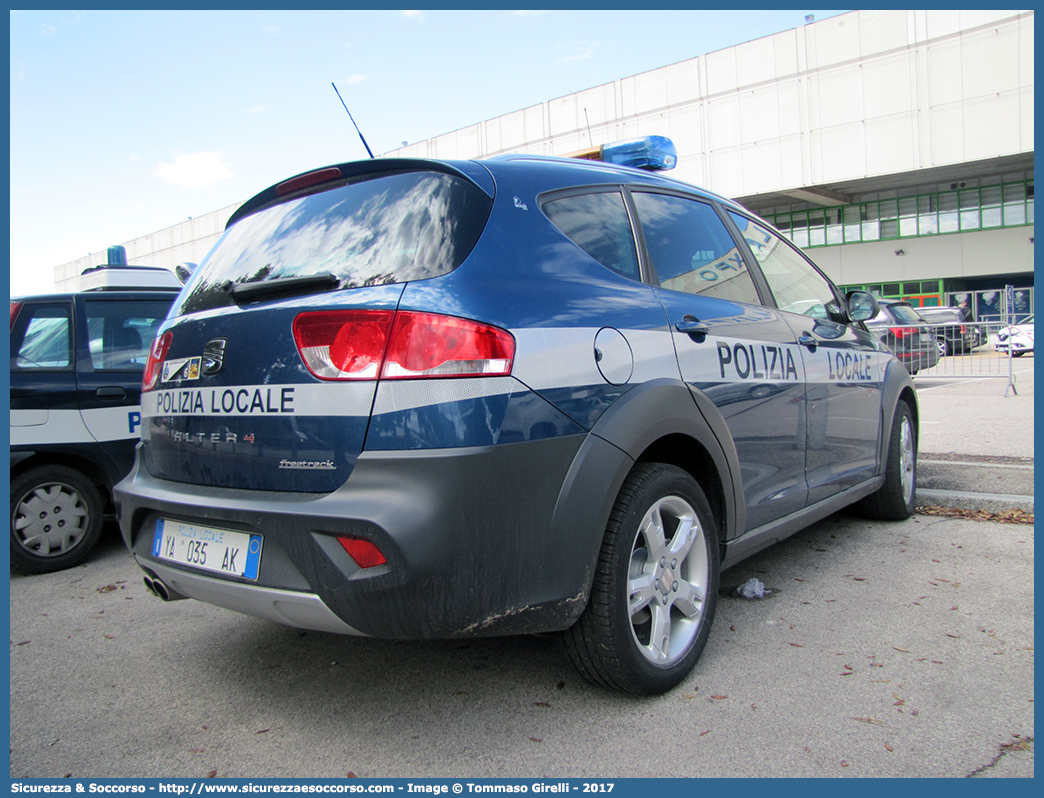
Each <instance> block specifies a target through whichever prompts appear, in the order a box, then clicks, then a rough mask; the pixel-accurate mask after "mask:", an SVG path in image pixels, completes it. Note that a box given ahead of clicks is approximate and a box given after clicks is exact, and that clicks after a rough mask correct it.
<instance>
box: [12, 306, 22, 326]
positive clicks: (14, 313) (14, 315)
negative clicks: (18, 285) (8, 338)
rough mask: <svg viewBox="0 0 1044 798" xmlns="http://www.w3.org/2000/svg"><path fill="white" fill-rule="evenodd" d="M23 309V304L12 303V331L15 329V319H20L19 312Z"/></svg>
mask: <svg viewBox="0 0 1044 798" xmlns="http://www.w3.org/2000/svg"><path fill="white" fill-rule="evenodd" d="M21 309H22V303H21V302H12V303H11V329H12V330H13V329H14V322H15V319H16V318H18V311H20V310H21Z"/></svg>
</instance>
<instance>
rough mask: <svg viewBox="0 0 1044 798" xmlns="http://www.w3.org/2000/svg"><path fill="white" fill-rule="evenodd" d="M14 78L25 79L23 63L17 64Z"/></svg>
mask: <svg viewBox="0 0 1044 798" xmlns="http://www.w3.org/2000/svg"><path fill="white" fill-rule="evenodd" d="M15 80H25V64H19V65H18V69H17V71H16V72H15Z"/></svg>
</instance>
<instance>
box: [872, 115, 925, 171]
mask: <svg viewBox="0 0 1044 798" xmlns="http://www.w3.org/2000/svg"><path fill="white" fill-rule="evenodd" d="M864 129H865V130H866V173H867V175H868V176H873V175H894V174H900V173H902V172H909V171H912V170H914V169H916V168H917V153H918V148H917V139H916V135H917V116H916V114H915V113H913V112H907V113H904V114H896V115H893V116H888V117H879V118H877V119H867V120H866V122H865V123H864Z"/></svg>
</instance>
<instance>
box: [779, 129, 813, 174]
mask: <svg viewBox="0 0 1044 798" xmlns="http://www.w3.org/2000/svg"><path fill="white" fill-rule="evenodd" d="M804 166H805V157H804V151H803V138H802V136H800V135H794V136H787V137H786V138H783V139H780V141H779V184H780V186H803V185H805V184H806V182H805V180H803V179H802V176H803V174H804Z"/></svg>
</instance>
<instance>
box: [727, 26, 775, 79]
mask: <svg viewBox="0 0 1044 798" xmlns="http://www.w3.org/2000/svg"><path fill="white" fill-rule="evenodd" d="M735 50H736V83H737V85H738V86H740V87H745V86H752V85H754V84H756V83H765V82H766V81H769V80H774V79H775V77H776V48H775V44H774V42H773V37H771V36H767V37H765V38H763V39H755V40H754V41H752V42H746V43H745V44H740V45H737V46H736V48H735Z"/></svg>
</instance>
